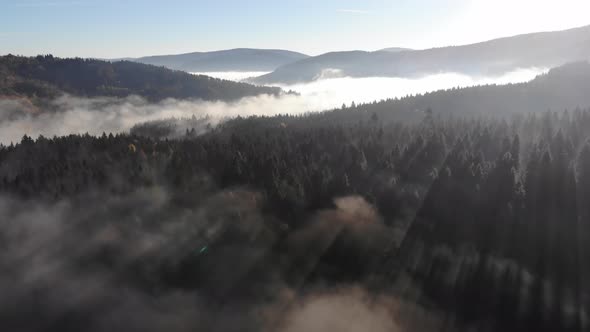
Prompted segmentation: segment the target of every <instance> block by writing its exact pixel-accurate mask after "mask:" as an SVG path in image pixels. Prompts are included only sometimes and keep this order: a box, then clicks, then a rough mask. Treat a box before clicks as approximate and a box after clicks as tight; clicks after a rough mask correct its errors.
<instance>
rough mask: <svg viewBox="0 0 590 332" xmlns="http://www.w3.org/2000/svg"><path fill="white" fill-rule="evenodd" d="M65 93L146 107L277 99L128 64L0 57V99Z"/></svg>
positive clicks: (260, 90) (249, 88) (248, 88)
mask: <svg viewBox="0 0 590 332" xmlns="http://www.w3.org/2000/svg"><path fill="white" fill-rule="evenodd" d="M64 93H67V94H70V95H75V96H84V97H98V96H109V97H126V96H129V95H138V96H141V97H144V98H146V99H148V100H150V101H158V100H162V99H166V98H178V99H203V100H223V101H230V100H237V99H240V98H243V97H247V96H255V95H260V94H274V95H277V94H280V93H281V90H280V89H278V88H271V87H258V86H253V85H250V84H245V83H236V82H231V81H226V80H220V79H215V78H211V77H207V76H202V75H199V76H195V75H191V74H188V73H184V72H180V71H172V70H170V69H165V68H161V67H155V66H150V65H145V64H140V63H134V62H129V61H119V62H113V63H111V62H107V61H100V60H91V59H80V58H76V59H60V58H55V57H53V56H51V55H48V56H37V57H30V58H29V57H19V56H12V55H7V56H2V57H0V96H20V97H28V98H32V99H33V100H36V99H46V98H54V97H57V96H59V95H61V94H64Z"/></svg>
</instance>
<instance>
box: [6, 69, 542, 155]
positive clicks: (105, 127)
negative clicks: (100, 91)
mask: <svg viewBox="0 0 590 332" xmlns="http://www.w3.org/2000/svg"><path fill="white" fill-rule="evenodd" d="M543 71H544V70H543V69H536V68H533V69H523V70H518V71H515V72H512V73H509V74H506V75H503V76H500V77H479V78H477V77H475V78H474V77H469V76H465V75H460V74H454V73H447V74H438V75H431V76H427V77H423V78H420V79H402V78H378V77H377V78H358V79H357V78H350V77H342V78H330V79H324V80H318V81H315V82H312V83H309V84H298V85H286V86H282V88H284V89H286V90H294V91H297V92H299V93H300V95H299V96H295V95H285V96H281V97H273V96H267V95H263V96H258V97H248V98H244V99H242V100H240V101H237V102H232V103H225V102H204V101H179V100H172V99H169V100H165V101H162V102H160V103H149V102H147V101H146V100H143V99H141V98H139V97H129V98H124V99H115V98H92V99H86V98H77V97H71V96H63V97H61V98H58V99H56V100H54V101H52V105H51V108H52V109H54V111H47V110H40V112H39V114H31V111H30V108H31V105H30V104H19V101H18V100H0V143H3V144H10V142H18V141H20V139H21V138H22V136H23V135H24V134H27V135H29V136H32V137H37V136H38V135H44V136H46V137H52V136H54V135H57V136H59V135H68V134H84V133H89V134H92V135H100V134H102V133H103V132H106V133H110V132H113V133H118V132H127V131H128V130H129V129H130V128H131V127H132V126H133V125H135V124H137V123H140V122H144V121H152V120H158V119H166V118H173V117H176V118H182V117H192V116H193V115H194V116H196V117H205V116H207V115H208V116H210V121H211V122H212V124H216V123H218V122H219V121H222V120H223V119H226V118H228V117H235V116H250V115H275V114H286V113H289V114H302V113H306V112H317V111H322V110H326V109H332V108H338V107H340V106H341V105H342V104H347V105H350V103H352V102H355V103H362V102H372V101H374V100H381V99H386V98H392V97H403V96H406V95H412V94H418V93H424V92H429V91H435V90H440V89H449V88H453V87H465V86H472V85H481V84H506V83H515V82H524V81H528V80H531V79H533V78H534V77H535V76H536V75H538V74H540V73H542V72H543ZM234 74H235V73H224V74H223V76H225V77H230V76H233V77H237V76H235V75H234ZM241 74H242V75H243V74H244V73H241ZM246 75H248V73H247V74H246ZM238 78H239V77H238Z"/></svg>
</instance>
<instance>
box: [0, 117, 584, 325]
mask: <svg viewBox="0 0 590 332" xmlns="http://www.w3.org/2000/svg"><path fill="white" fill-rule="evenodd" d="M347 112H350V110H348V111H344V110H343V111H333V112H329V113H325V114H324V115H310V116H299V117H290V116H277V117H254V118H246V119H240V118H238V119H235V120H230V121H228V122H225V123H224V124H222V125H220V126H218V127H217V128H212V129H210V130H209V131H208V132H207V133H205V134H203V135H201V136H193V135H191V131H188V130H187V136H186V137H184V138H180V139H176V140H165V139H164V140H161V139H155V138H151V137H149V136H139V135H127V134H124V135H116V136H113V135H106V134H105V135H102V136H100V137H92V136H88V135H85V136H76V135H71V136H66V137H58V138H53V139H48V138H44V137H40V138H39V139H37V140H33V139H31V138H29V137H27V136H25V137H23V139H22V141H21V142H20V143H19V144H17V145H14V146H13V145H11V146H3V147H2V148H0V190H1V192H2V196H1V197H2V198H0V220H1V223H0V243H1V246H2V248H3V249H2V252H1V253H0V267H1V268H2V269H3V270H4V271H10V273H5V274H2V276H1V278H2V279H0V285H1V286H0V292H1V293H2V294H3V296H2V298H1V299H0V320H2V321H3V322H5V323H6V324H5V326H10V327H11V331H32V330H51V331H78V330H80V329H83V330H86V331H105V330H112V329H115V330H122V329H127V330H144V331H146V330H147V331H150V330H153V331H156V330H170V329H173V330H181V331H182V330H194V329H195V328H199V329H202V330H207V331H261V330H262V331H265V330H268V331H310V330H313V331H315V330H314V329H313V328H312V327H311V326H313V325H310V324H312V322H313V321H314V319H315V318H318V317H321V319H322V322H326V321H327V322H328V323H326V324H328V325H327V328H328V330H330V329H332V330H341V331H354V330H355V328H354V326H357V327H359V326H361V327H366V326H372V327H374V328H369V329H367V330H371V331H398V330H402V331H467V330H469V331H472V330H477V331H583V330H588V326H589V322H588V310H589V309H588V308H589V305H590V297H589V294H590V289H589V287H590V285H589V284H588V281H587V280H588V276H589V274H590V264H588V263H587V262H589V261H590V257H589V256H590V247H589V246H590V245H589V243H590V204H588V203H589V202H590V144H589V142H588V136H589V135H590V134H589V133H588V131H587V130H585V128H590V111H583V110H579V109H578V110H574V111H569V112H568V111H566V112H557V113H556V112H545V113H537V114H532V115H521V116H514V117H512V118H510V119H488V120H484V119H480V118H454V119H445V118H442V117H438V116H433V115H432V114H431V112H426V113H425V116H424V118H423V119H422V120H421V121H420V122H418V123H415V124H407V125H404V124H400V123H397V122H384V121H380V120H379V118H378V116H377V115H376V114H372V113H370V112H362V113H358V114H360V115H359V116H358V121H357V122H350V121H339V120H338V117H339V116H340V115H341V114H342V115H343V116H344V115H346V114H347ZM317 117H330V118H331V119H332V120H333V121H319V122H318V121H316V119H317ZM324 120H325V119H324ZM187 121H189V120H187ZM193 121H194V119H193ZM308 122H314V123H316V125H307V124H308ZM318 123H321V124H318ZM318 315H319V316H318ZM31 316H34V317H36V319H34V320H32V319H31V318H30V317H31ZM314 317H315V318H314ZM330 324H331V325H330ZM354 324H360V325H354ZM367 324H369V325H367ZM203 328H204V329H203ZM322 331H323V330H322Z"/></svg>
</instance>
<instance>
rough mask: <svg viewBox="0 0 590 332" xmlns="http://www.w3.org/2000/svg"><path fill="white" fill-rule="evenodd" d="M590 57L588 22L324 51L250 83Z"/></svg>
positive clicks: (476, 71)
mask: <svg viewBox="0 0 590 332" xmlns="http://www.w3.org/2000/svg"><path fill="white" fill-rule="evenodd" d="M388 50H394V52H391V51H388ZM588 59H590V26H584V27H581V28H574V29H569V30H563V31H554V32H539V33H531V34H524V35H518V36H513V37H505V38H500V39H494V40H490V41H486V42H481V43H476V44H470V45H463V46H449V47H441V48H432V49H426V50H400V49H396V48H392V49H384V50H380V51H375V52H362V51H352V52H332V53H326V54H322V55H319V56H316V57H310V58H306V59H303V60H299V61H297V62H294V63H291V64H287V65H284V66H282V67H280V68H278V69H277V70H275V71H274V72H272V73H269V74H266V75H263V76H260V77H257V78H254V79H252V80H251V82H253V83H258V84H275V83H286V84H293V83H302V82H310V81H313V80H315V79H317V78H321V77H324V75H323V72H324V71H326V70H328V71H330V72H331V73H335V72H336V73H338V74H339V75H340V76H350V77H419V76H422V75H428V74H435V73H441V72H457V73H464V74H468V75H499V74H503V73H506V72H509V71H512V70H515V69H518V68H530V67H542V68H552V67H557V66H560V65H563V64H565V63H568V62H574V61H581V60H588Z"/></svg>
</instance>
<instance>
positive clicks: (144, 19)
mask: <svg viewBox="0 0 590 332" xmlns="http://www.w3.org/2000/svg"><path fill="white" fill-rule="evenodd" d="M588 12H590V1H589V0H559V1H553V0H552V1H548V0H547V1H545V0H447V1H443V0H362V1H359V0H288V1H285V0H248V1H246V0H192V1H190V0H166V1H157V0H0V54H8V53H12V54H18V55H36V54H53V55H56V56H61V57H72V56H80V57H97V58H119V57H138V56H145V55H156V54H177V53H186V52H194V51H213V50H220V49H230V48H238V47H252V48H277V49H288V50H293V51H299V52H303V53H306V54H310V55H318V54H321V53H325V52H329V51H342V50H367V51H372V50H378V49H381V48H386V47H407V48H413V49H424V48H430V47H440V46H449V45H461V44H468V43H474V42H478V41H483V40H489V39H493V38H498V37H504V36H511V35H516V34H521V33H529V32H537V31H550V30H562V29H568V28H572V27H578V26H583V25H589V24H590V16H589V15H588Z"/></svg>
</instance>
